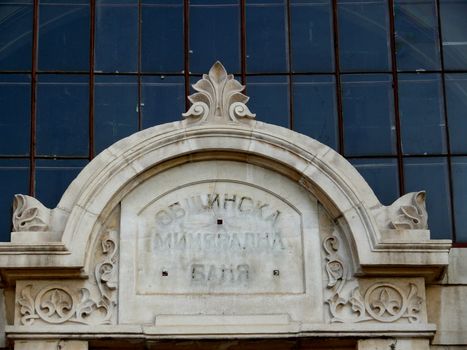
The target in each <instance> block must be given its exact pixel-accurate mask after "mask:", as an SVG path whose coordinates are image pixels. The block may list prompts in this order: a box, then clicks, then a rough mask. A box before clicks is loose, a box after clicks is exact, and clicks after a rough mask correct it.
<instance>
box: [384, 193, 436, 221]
mask: <svg viewBox="0 0 467 350" xmlns="http://www.w3.org/2000/svg"><path fill="white" fill-rule="evenodd" d="M404 199H409V201H410V202H411V203H408V204H405V205H401V206H400V209H399V213H398V214H396V216H395V217H394V218H393V219H392V220H391V226H392V227H393V228H395V229H409V230H410V229H427V228H428V213H427V211H426V204H425V199H426V194H425V191H420V192H415V193H408V194H406V195H405V196H403V197H401V198H400V199H399V200H398V201H397V202H399V201H403V200H404ZM393 205H394V204H393Z"/></svg>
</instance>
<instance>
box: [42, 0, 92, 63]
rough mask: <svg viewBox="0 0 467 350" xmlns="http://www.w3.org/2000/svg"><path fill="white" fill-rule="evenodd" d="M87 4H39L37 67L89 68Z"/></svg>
mask: <svg viewBox="0 0 467 350" xmlns="http://www.w3.org/2000/svg"><path fill="white" fill-rule="evenodd" d="M89 27H90V25H89V6H87V5H62V4H41V5H40V6H39V69H40V70H51V71H62V70H67V71H87V70H89Z"/></svg>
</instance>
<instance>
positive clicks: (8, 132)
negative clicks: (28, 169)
mask: <svg viewBox="0 0 467 350" xmlns="http://www.w3.org/2000/svg"><path fill="white" fill-rule="evenodd" d="M30 98H31V83H30V77H29V76H28V75H0V111H1V116H0V154H1V155H25V154H28V153H29V135H30V131H31V130H30V116H31V112H30V110H31V100H30Z"/></svg>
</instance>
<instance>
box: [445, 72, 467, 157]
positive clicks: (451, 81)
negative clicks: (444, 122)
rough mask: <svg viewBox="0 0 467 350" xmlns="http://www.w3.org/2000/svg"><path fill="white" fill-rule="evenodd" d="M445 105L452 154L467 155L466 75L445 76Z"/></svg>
mask: <svg viewBox="0 0 467 350" xmlns="http://www.w3.org/2000/svg"><path fill="white" fill-rule="evenodd" d="M445 79H446V104H447V113H448V122H449V140H450V143H451V152H452V153H467V142H466V135H467V74H466V73H463V74H446V75H445Z"/></svg>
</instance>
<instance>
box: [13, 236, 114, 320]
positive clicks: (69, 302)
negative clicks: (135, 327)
mask: <svg viewBox="0 0 467 350" xmlns="http://www.w3.org/2000/svg"><path fill="white" fill-rule="evenodd" d="M97 250H98V251H97V252H96V256H98V259H97V261H96V264H95V269H94V283H93V284H95V285H96V286H97V290H96V288H95V286H93V285H89V284H88V285H85V286H82V285H80V284H79V283H77V282H74V281H70V282H69V283H58V282H57V283H50V284H46V285H41V286H39V287H37V286H35V285H34V284H32V283H28V284H26V286H24V287H23V288H22V289H21V290H20V291H19V295H17V308H18V311H19V316H20V317H19V323H20V324H22V325H32V324H34V323H35V321H36V320H42V321H44V322H46V323H49V324H63V323H69V322H70V323H80V324H88V325H91V324H110V323H113V319H114V317H113V316H114V314H115V309H116V306H117V296H116V291H117V278H118V237H117V231H114V230H106V231H105V232H104V233H103V234H102V236H101V238H100V244H99V246H98V248H97Z"/></svg>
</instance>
